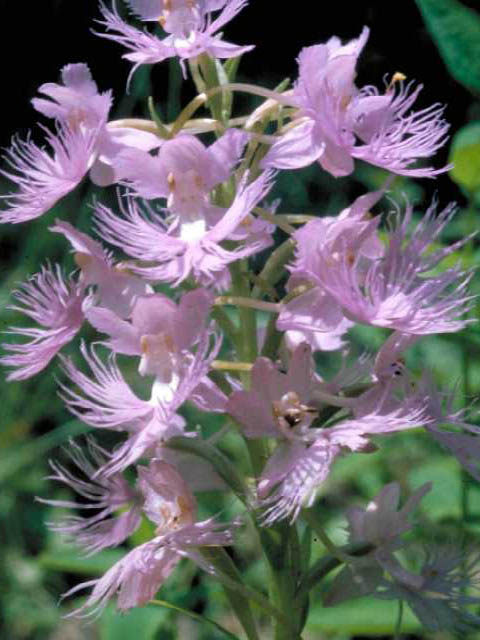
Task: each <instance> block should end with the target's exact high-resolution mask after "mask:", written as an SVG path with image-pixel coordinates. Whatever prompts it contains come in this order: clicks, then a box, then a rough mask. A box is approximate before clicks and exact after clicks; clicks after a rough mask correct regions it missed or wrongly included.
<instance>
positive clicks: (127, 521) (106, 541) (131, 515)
mask: <svg viewBox="0 0 480 640" xmlns="http://www.w3.org/2000/svg"><path fill="white" fill-rule="evenodd" d="M87 446H88V449H87V450H88V453H85V452H84V451H83V450H82V448H81V447H80V446H79V445H78V444H77V443H76V442H73V441H70V442H69V447H68V449H66V451H67V454H68V456H69V457H70V458H71V460H72V462H73V463H74V464H75V466H76V467H77V469H78V472H80V475H76V474H74V473H72V472H70V471H68V470H67V469H65V468H64V467H63V466H62V465H60V464H58V463H56V462H52V461H50V466H51V467H52V470H53V472H54V473H53V475H51V476H49V478H48V479H49V480H56V481H57V482H62V483H63V484H65V485H67V486H68V487H70V489H73V490H74V491H76V492H77V493H78V494H79V495H81V496H82V497H83V498H86V499H87V500H89V501H90V502H85V503H84V502H82V503H77V502H71V501H68V500H41V502H44V503H46V504H49V505H52V506H54V507H66V508H73V509H76V510H86V511H87V513H89V512H90V513H91V511H92V509H96V510H97V513H96V514H95V515H93V516H90V517H86V518H82V517H79V516H69V517H67V518H65V519H63V520H62V521H61V522H59V523H51V524H50V528H51V529H52V530H53V531H56V532H58V533H61V534H62V535H65V536H68V538H69V539H70V540H71V541H72V542H74V543H75V544H78V545H80V546H81V547H83V548H84V549H85V550H86V551H87V552H88V554H89V555H90V554H92V553H97V552H98V551H100V550H101V549H105V548H107V547H116V546H118V545H119V544H121V543H122V542H123V541H124V540H126V539H127V538H128V537H129V536H130V535H131V534H132V533H133V532H134V531H135V530H136V529H137V528H138V527H139V525H140V521H141V511H142V502H143V500H142V496H141V494H140V492H139V491H137V490H135V489H133V488H132V487H130V485H129V484H128V482H127V481H126V480H125V478H124V477H123V475H122V474H121V473H116V474H113V475H111V476H109V477H105V476H104V475H103V474H102V473H101V472H100V473H99V469H100V468H101V467H102V466H103V465H105V464H106V462H107V461H108V459H109V454H108V453H107V452H106V451H105V450H104V449H102V447H100V446H99V445H98V443H96V442H95V440H94V439H93V438H88V440H87ZM119 510H123V511H122V513H118V511H119Z"/></svg>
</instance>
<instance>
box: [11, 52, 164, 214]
mask: <svg viewBox="0 0 480 640" xmlns="http://www.w3.org/2000/svg"><path fill="white" fill-rule="evenodd" d="M62 81H63V84H61V85H60V84H54V83H48V84H44V85H42V86H41V87H40V89H39V90H40V92H41V93H43V94H44V95H46V96H47V97H48V98H50V100H46V99H45V98H35V99H34V100H33V105H34V107H35V108H36V109H37V111H39V112H40V113H42V114H43V115H45V116H47V117H49V118H54V119H55V121H56V128H57V131H56V135H55V134H54V133H52V132H51V131H48V130H47V129H44V128H43V127H42V128H43V129H44V131H45V132H46V136H47V143H48V146H49V147H50V150H47V149H45V148H43V147H39V146H37V145H36V144H35V143H34V142H32V141H31V140H30V139H29V138H28V139H27V140H26V141H22V140H20V139H14V140H13V143H12V146H11V148H10V149H9V150H8V151H7V155H6V156H5V160H6V162H7V164H8V165H10V167H11V170H8V171H5V170H3V171H2V172H1V173H2V174H3V175H4V176H6V177H7V178H9V179H10V180H12V181H13V182H14V183H16V184H17V186H18V191H17V192H16V193H11V194H9V195H7V196H2V197H3V198H4V199H5V200H6V202H7V205H8V206H9V208H8V209H6V210H5V211H3V212H1V213H0V222H11V223H19V222H25V221H27V220H32V219H33V218H37V217H39V216H41V215H42V214H44V213H45V212H47V211H48V210H49V209H51V208H52V207H53V206H54V205H55V203H56V202H58V200H60V198H63V196H65V195H66V194H67V193H69V192H70V191H72V190H73V189H74V188H75V187H76V186H77V185H78V184H79V183H80V182H81V181H82V180H83V178H84V176H85V175H86V173H87V172H88V171H89V170H90V175H91V178H92V180H93V181H94V182H95V183H96V184H99V185H101V186H104V185H106V184H111V183H113V182H115V181H116V176H115V173H114V170H113V168H112V161H113V158H114V157H115V156H116V154H117V153H119V151H121V150H122V149H124V148H125V147H126V146H134V147H138V148H141V149H146V150H149V149H152V148H154V147H156V146H159V145H160V141H159V139H158V138H157V137H156V136H154V135H153V134H151V133H146V132H143V131H136V130H133V129H126V128H116V127H114V128H111V129H109V128H107V118H108V113H109V110H110V106H111V102H112V98H111V93H110V92H106V93H102V94H100V93H98V89H97V86H96V84H95V82H94V81H93V80H92V77H91V74H90V71H89V69H88V67H87V65H86V64H70V65H67V66H66V67H64V68H63V69H62Z"/></svg>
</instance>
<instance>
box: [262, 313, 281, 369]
mask: <svg viewBox="0 0 480 640" xmlns="http://www.w3.org/2000/svg"><path fill="white" fill-rule="evenodd" d="M282 338H283V333H282V332H281V331H278V329H277V317H276V316H275V315H271V316H270V318H269V319H268V323H267V329H266V332H265V340H264V342H263V347H262V356H264V357H265V358H270V359H271V360H274V359H275V356H276V355H277V352H278V349H279V347H280V343H281V342H282Z"/></svg>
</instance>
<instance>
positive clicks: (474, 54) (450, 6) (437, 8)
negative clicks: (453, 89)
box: [415, 0, 480, 93]
mask: <svg viewBox="0 0 480 640" xmlns="http://www.w3.org/2000/svg"><path fill="white" fill-rule="evenodd" d="M415 1H416V3H417V5H418V8H419V9H420V11H421V13H422V15H423V19H424V20H425V24H426V25H427V29H428V31H429V32H430V35H431V36H432V38H433V40H434V42H435V44H436V45H437V47H438V49H439V51H440V54H441V55H442V58H443V61H444V62H445V64H446V66H447V68H448V70H449V72H450V74H451V75H452V76H453V77H454V78H455V80H457V82H460V84H462V85H463V86H464V87H466V88H467V89H469V90H470V91H472V92H474V93H480V15H479V14H478V12H476V11H474V10H473V9H469V8H468V7H465V6H464V5H462V4H461V3H460V2H458V0H415Z"/></svg>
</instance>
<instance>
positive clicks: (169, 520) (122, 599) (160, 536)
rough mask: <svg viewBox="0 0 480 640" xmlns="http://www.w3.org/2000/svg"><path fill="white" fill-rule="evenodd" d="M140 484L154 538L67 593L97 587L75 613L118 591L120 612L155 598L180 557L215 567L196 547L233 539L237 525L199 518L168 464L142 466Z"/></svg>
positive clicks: (93, 607)
mask: <svg viewBox="0 0 480 640" xmlns="http://www.w3.org/2000/svg"><path fill="white" fill-rule="evenodd" d="M138 475H139V481H138V487H139V490H140V491H141V493H142V494H143V497H144V505H143V509H144V511H145V513H146V515H147V517H148V518H149V519H150V520H151V521H152V522H153V523H154V524H155V525H156V526H157V528H156V531H155V533H156V536H155V537H154V538H153V539H152V540H149V541H148V542H146V543H144V544H142V545H140V546H139V547H136V548H135V549H133V551H130V552H129V553H128V554H127V555H126V556H125V557H124V558H122V560H120V561H119V562H117V563H116V564H115V565H114V566H113V567H112V568H111V569H109V570H108V571H107V573H106V574H105V575H104V576H103V577H102V578H100V579H98V580H92V581H89V582H85V583H83V584H80V585H78V586H76V587H74V588H73V589H71V590H70V591H69V592H68V593H66V594H65V596H64V597H66V596H69V595H71V594H73V593H76V592H77V591H79V590H81V589H84V588H86V587H90V586H93V590H92V593H91V595H90V596H89V597H88V599H87V601H86V603H85V604H84V605H83V606H82V607H81V608H80V609H78V610H77V611H75V612H74V615H78V614H81V613H83V612H84V611H87V612H88V613H87V614H86V615H91V614H93V613H95V612H96V611H99V610H100V609H101V608H102V607H103V606H105V604H106V603H107V601H108V600H109V599H110V598H111V597H113V596H114V595H115V594H117V593H118V598H117V607H118V608H119V609H120V610H122V611H123V610H126V609H130V608H132V607H135V606H141V605H144V604H147V603H148V602H149V601H150V600H152V599H153V598H154V596H155V594H156V592H157V591H158V589H159V588H160V587H161V585H162V584H163V582H164V581H165V580H166V579H167V578H168V576H169V575H170V573H171V572H172V570H173V569H174V568H175V566H176V565H177V563H178V562H179V561H180V559H181V558H182V557H187V558H190V559H191V560H193V561H194V562H196V563H197V564H199V565H200V566H201V567H202V568H203V569H205V570H206V571H208V572H210V573H214V572H215V570H214V568H213V567H212V566H211V565H209V563H208V562H207V560H205V559H204V558H202V556H201V554H200V553H199V552H198V548H200V547H203V546H224V545H230V544H232V542H233V539H232V529H233V527H234V526H235V523H234V524H233V525H223V524H220V523H217V522H215V520H213V519H209V520H204V521H202V522H196V509H197V505H196V501H195V498H194V497H193V495H192V493H191V491H190V489H189V488H188V486H187V485H186V484H185V482H184V481H183V480H182V478H181V476H180V475H179V473H178V472H177V471H176V470H175V469H174V468H173V467H171V466H170V465H169V464H167V463H165V462H162V461H159V460H155V459H154V460H152V461H151V462H150V465H149V467H148V468H147V467H139V468H138Z"/></svg>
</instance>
